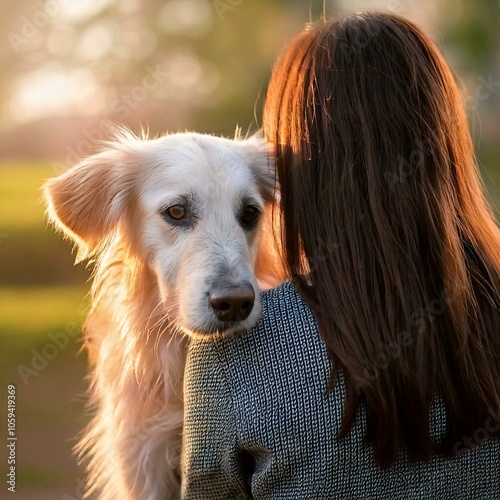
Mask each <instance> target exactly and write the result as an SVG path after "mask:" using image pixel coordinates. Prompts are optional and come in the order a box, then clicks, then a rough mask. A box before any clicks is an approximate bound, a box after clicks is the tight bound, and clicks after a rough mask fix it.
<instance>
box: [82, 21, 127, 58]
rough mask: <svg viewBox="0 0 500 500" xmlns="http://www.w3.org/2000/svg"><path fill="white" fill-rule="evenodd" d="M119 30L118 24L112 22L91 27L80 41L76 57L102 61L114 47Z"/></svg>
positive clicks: (104, 22) (102, 22)
mask: <svg viewBox="0 0 500 500" xmlns="http://www.w3.org/2000/svg"><path fill="white" fill-rule="evenodd" d="M118 28H119V26H118V24H117V23H114V22H111V21H101V22H97V23H95V24H93V25H92V26H90V27H89V28H87V29H86V30H85V31H84V32H83V34H82V36H81V37H80V39H79V40H78V44H77V46H76V49H75V54H76V56H77V57H78V58H80V59H84V60H97V59H101V58H102V57H104V56H105V55H106V54H107V53H108V52H109V51H110V49H111V47H112V46H113V41H114V37H115V32H116V31H117V30H118Z"/></svg>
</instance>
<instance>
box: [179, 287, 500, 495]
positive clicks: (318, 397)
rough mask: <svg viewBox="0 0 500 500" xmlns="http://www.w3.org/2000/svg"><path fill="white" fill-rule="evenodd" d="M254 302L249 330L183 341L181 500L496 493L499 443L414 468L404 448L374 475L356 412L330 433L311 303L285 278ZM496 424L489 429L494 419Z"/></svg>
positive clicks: (323, 358) (331, 403) (323, 359)
mask: <svg viewBox="0 0 500 500" xmlns="http://www.w3.org/2000/svg"><path fill="white" fill-rule="evenodd" d="M262 307H263V311H262V320H261V321H260V322H259V324H258V325H257V326H256V327H255V328H254V329H253V330H251V331H250V332H248V333H245V334H241V335H237V336H235V337H234V338H231V339H227V340H218V341H212V342H210V341H201V340H200V341H199V340H196V341H193V343H192V344H191V347H190V351H189V355H188V361H187V367H186V379H185V401H186V403H185V423H184V436H183V446H184V452H183V453H184V456H183V468H184V471H183V486H182V491H183V498H184V499H185V500H189V499H198V500H210V499H218V500H220V499H240V498H255V499H271V498H272V499H287V500H290V499H301V500H307V499H314V500H316V499H318V500H319V499H339V500H340V499H349V500H353V499H359V500H365V499H389V500H390V499H400V498H401V499H405V500H410V499H450V500H452V499H453V500H455V499H464V500H465V499H500V442H499V441H493V440H485V441H483V442H482V444H481V445H479V446H475V447H472V448H470V449H467V451H465V452H464V453H461V454H460V455H458V456H457V457H455V458H453V459H445V458H441V457H437V458H434V459H432V460H431V461H429V462H422V463H416V464H415V463H409V462H408V460H407V456H406V454H405V452H404V451H403V452H402V453H401V455H400V457H399V458H398V460H397V461H396V462H395V463H394V464H393V465H392V466H391V467H390V468H389V469H385V470H382V469H380V468H379V467H378V466H377V465H376V464H375V462H374V458H373V451H372V449H371V447H370V446H369V445H367V444H365V442H364V440H363V436H364V434H365V429H366V417H365V413H364V409H363V408H360V410H359V411H358V415H357V419H356V422H355V425H354V426H353V428H352V429H351V432H350V433H349V435H348V436H347V437H346V438H345V439H344V440H342V441H339V440H337V439H336V437H335V436H336V434H337V432H338V431H339V428H340V424H341V420H342V410H343V400H344V388H343V382H342V379H340V380H339V381H338V383H337V384H336V386H335V388H334V391H333V392H329V393H327V391H326V388H327V384H328V377H329V372H330V364H329V361H328V357H327V353H326V349H325V345H324V343H323V341H322V339H321V337H320V335H319V331H318V326H317V323H316V321H315V318H314V316H313V314H312V312H311V310H310V309H309V308H308V306H307V305H306V304H305V303H304V302H303V300H302V299H301V297H300V295H299V294H298V292H297V290H296V288H295V287H294V285H293V284H292V283H290V282H286V283H284V284H283V285H281V286H279V287H278V288H276V289H274V290H270V291H268V292H264V293H263V294H262ZM431 418H432V425H433V432H434V433H436V434H437V435H440V434H442V433H443V431H444V428H445V416H444V412H443V409H442V408H440V407H439V405H436V408H435V410H434V411H433V415H432V416H431ZM493 420H495V419H493ZM496 420H497V421H492V422H488V425H500V417H498V418H497V419H496ZM480 431H482V432H480ZM480 431H478V433H477V434H478V436H481V439H483V438H484V435H485V432H486V431H485V430H484V429H483V430H480ZM387 432H388V433H389V432H391V429H389V428H388V429H387ZM486 433H487V432H486ZM461 449H465V447H461ZM252 457H253V458H252Z"/></svg>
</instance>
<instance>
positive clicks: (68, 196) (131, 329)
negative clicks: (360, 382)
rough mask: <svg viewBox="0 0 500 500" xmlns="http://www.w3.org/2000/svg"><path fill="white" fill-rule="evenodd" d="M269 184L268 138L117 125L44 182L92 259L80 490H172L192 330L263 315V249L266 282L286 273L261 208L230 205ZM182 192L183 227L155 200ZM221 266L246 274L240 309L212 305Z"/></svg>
mask: <svg viewBox="0 0 500 500" xmlns="http://www.w3.org/2000/svg"><path fill="white" fill-rule="evenodd" d="M273 190H274V173H273V172H272V171H271V169H270V166H269V161H268V154H267V150H266V147H265V144H264V142H263V140H261V139H257V138H251V139H247V140H234V141H233V140H229V139H223V138H217V137H213V136H207V135H201V134H195V133H186V134H173V135H168V136H165V137H161V138H159V139H155V140H147V139H146V138H143V139H139V138H137V137H135V136H133V135H132V134H131V133H130V132H127V131H120V132H119V133H117V135H116V137H115V139H114V140H113V141H112V142H109V143H107V144H106V146H105V148H104V149H103V151H101V152H100V153H99V154H96V155H94V156H91V157H89V158H87V159H85V160H83V161H82V162H81V163H80V164H79V165H77V166H76V167H73V168H72V169H70V170H69V171H68V172H66V173H64V174H63V175H61V176H59V177H57V178H55V179H51V180H49V181H48V182H47V183H46V186H45V196H46V200H47V203H48V206H49V215H50V218H51V220H52V221H53V222H54V224H55V225H56V226H57V227H58V228H59V229H61V230H62V231H63V232H64V233H65V234H66V235H67V236H69V237H70V238H72V239H73V240H74V241H75V242H76V243H77V245H78V248H79V252H80V253H79V257H80V259H82V258H87V259H89V258H92V259H93V262H94V265H95V268H94V282H93V287H92V310H91V313H90V315H89V318H88V320H87V323H86V328H85V337H86V343H87V347H88V350H89V355H90V359H91V362H92V364H93V370H92V373H91V386H90V405H91V407H92V409H93V412H94V417H93V419H92V421H91V422H90V424H89V426H88V427H87V429H86V430H85V432H84V434H83V437H82V440H81V442H80V444H79V445H78V448H77V449H78V452H79V454H80V455H81V457H82V459H85V460H86V461H87V468H88V493H87V494H88V495H90V494H92V493H95V494H97V495H98V497H99V498H101V499H103V500H111V499H117V498H120V499H141V500H145V499H147V500H156V499H162V500H164V499H174V498H178V496H179V478H180V470H179V468H180V453H181V432H182V421H183V401H182V385H183V371H184V363H185V354H186V348H187V343H188V338H189V335H200V336H203V337H205V338H207V339H209V338H211V337H213V336H214V335H229V334H234V333H235V332H237V331H240V330H245V329H248V328H251V327H252V326H254V325H255V324H256V322H257V321H258V319H259V317H260V301H259V300H258V293H259V288H258V284H257V281H256V278H255V271H254V269H255V266H256V259H257V257H258V253H259V252H260V255H259V259H260V264H259V270H260V271H259V272H260V273H263V274H265V275H266V276H265V279H266V280H267V282H268V283H269V284H272V283H276V282H279V281H280V280H281V279H282V276H281V273H280V271H278V270H277V271H274V269H272V266H271V265H270V264H269V262H270V261H269V260H268V261H266V260H265V258H266V253H267V252H269V251H270V248H272V245H269V243H268V242H267V245H263V244H262V243H261V242H260V241H259V238H260V235H261V234H262V230H260V229H259V227H261V226H262V222H261V223H260V224H259V226H257V227H256V228H255V229H253V230H251V231H247V230H245V229H243V228H242V226H241V224H240V222H239V220H238V216H239V213H240V211H241V208H242V205H244V204H245V203H251V204H252V205H254V206H256V207H258V208H259V210H261V211H262V212H264V211H265V210H266V207H267V206H269V202H270V201H271V200H272V197H273ZM182 197H184V198H186V199H189V200H190V201H191V203H192V206H193V209H194V210H195V211H196V219H195V220H194V222H193V224H192V226H190V227H187V228H185V227H183V228H179V227H176V226H172V225H171V224H170V223H169V222H168V221H167V220H165V218H164V217H162V216H161V214H160V212H161V210H162V209H163V208H164V207H167V206H170V205H172V204H175V203H176V202H177V201H178V200H181V199H184V198H182ZM262 259H264V261H262ZM275 263H276V259H273V264H275ZM221 280H222V281H224V282H228V281H229V282H231V283H233V284H235V285H238V284H239V283H241V282H249V283H251V285H252V287H253V288H254V290H255V294H256V297H257V300H256V301H255V305H254V308H253V310H252V312H251V313H250V315H249V316H248V318H247V319H245V320H244V321H240V322H235V323H231V324H227V323H223V322H220V321H219V320H217V318H216V317H215V315H214V312H213V310H212V309H211V308H210V306H209V303H208V294H209V292H210V289H211V287H212V286H214V285H217V284H218V282H219V281H221ZM186 333H187V334H188V335H186Z"/></svg>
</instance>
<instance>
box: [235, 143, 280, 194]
mask: <svg viewBox="0 0 500 500" xmlns="http://www.w3.org/2000/svg"><path fill="white" fill-rule="evenodd" d="M240 145H241V147H242V148H243V151H244V152H245V155H246V157H247V159H248V162H249V165H250V167H251V169H252V172H253V174H254V175H255V178H256V179H257V182H258V183H259V187H260V192H261V194H262V197H263V198H264V200H265V201H266V202H267V203H272V202H273V200H274V196H275V191H276V173H275V172H276V170H275V167H274V155H273V151H272V148H271V146H270V145H269V144H267V143H266V141H265V140H264V138H262V137H261V136H259V135H254V136H252V137H250V138H248V139H245V140H242V141H241V142H240Z"/></svg>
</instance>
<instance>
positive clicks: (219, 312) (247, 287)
mask: <svg viewBox="0 0 500 500" xmlns="http://www.w3.org/2000/svg"><path fill="white" fill-rule="evenodd" d="M208 302H209V304H210V307H211V308H212V309H213V311H214V313H215V315H216V316H217V319H219V321H224V322H228V321H243V320H244V319H246V318H248V315H249V314H250V313H251V312H252V309H253V305H254V303H255V292H254V289H253V287H252V285H251V284H250V283H248V282H246V283H242V284H240V285H238V286H220V287H217V288H214V289H213V290H212V291H211V292H210V294H209V296H208Z"/></svg>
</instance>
